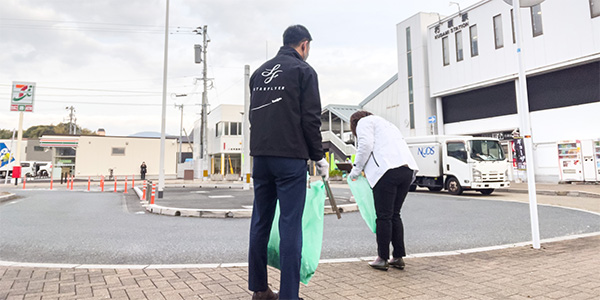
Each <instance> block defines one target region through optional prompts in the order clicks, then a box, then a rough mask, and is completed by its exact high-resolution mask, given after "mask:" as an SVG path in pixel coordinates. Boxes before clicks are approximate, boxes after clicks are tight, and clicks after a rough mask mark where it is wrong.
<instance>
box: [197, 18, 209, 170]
mask: <svg viewBox="0 0 600 300" xmlns="http://www.w3.org/2000/svg"><path fill="white" fill-rule="evenodd" d="M207 30H208V26H207V25H204V26H202V27H198V28H197V29H196V30H194V32H195V33H196V34H201V35H202V46H200V45H194V48H195V50H196V51H195V54H196V63H200V62H202V64H203V66H202V81H203V86H204V90H203V91H202V124H201V128H200V134H201V135H202V148H201V151H200V157H201V159H202V163H201V165H202V177H203V178H204V179H206V177H208V162H209V160H208V145H207V144H208V132H207V126H206V124H207V116H208V98H207V95H206V92H207V89H208V77H207V65H206V48H207V47H208V42H210V39H209V38H208V34H207ZM199 52H200V53H199ZM200 54H201V55H202V58H200V57H199V56H200Z"/></svg>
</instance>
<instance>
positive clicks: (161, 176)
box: [158, 0, 169, 199]
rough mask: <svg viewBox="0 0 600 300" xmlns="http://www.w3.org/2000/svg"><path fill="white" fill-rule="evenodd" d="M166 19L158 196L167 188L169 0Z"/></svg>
mask: <svg viewBox="0 0 600 300" xmlns="http://www.w3.org/2000/svg"><path fill="white" fill-rule="evenodd" d="M166 2H167V12H166V19H165V51H164V57H163V91H162V117H161V123H160V160H159V166H158V198H159V199H160V198H162V197H163V190H164V188H165V140H166V139H165V130H166V129H165V127H166V123H167V69H168V59H169V0H167V1H166Z"/></svg>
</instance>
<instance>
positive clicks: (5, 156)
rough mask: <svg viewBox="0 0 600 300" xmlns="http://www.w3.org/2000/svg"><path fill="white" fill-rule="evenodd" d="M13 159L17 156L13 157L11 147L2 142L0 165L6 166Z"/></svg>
mask: <svg viewBox="0 0 600 300" xmlns="http://www.w3.org/2000/svg"><path fill="white" fill-rule="evenodd" d="M9 158H10V161H9ZM13 161H15V158H14V157H11V155H10V149H8V147H6V145H5V144H4V143H0V167H4V166H5V165H7V164H9V163H11V162H13Z"/></svg>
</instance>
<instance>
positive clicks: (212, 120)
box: [194, 104, 244, 180]
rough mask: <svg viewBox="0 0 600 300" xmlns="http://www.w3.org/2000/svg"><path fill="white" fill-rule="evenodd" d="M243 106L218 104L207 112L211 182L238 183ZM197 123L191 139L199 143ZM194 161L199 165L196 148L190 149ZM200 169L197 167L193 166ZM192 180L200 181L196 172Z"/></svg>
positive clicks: (197, 145) (199, 172)
mask: <svg viewBox="0 0 600 300" xmlns="http://www.w3.org/2000/svg"><path fill="white" fill-rule="evenodd" d="M243 112H244V106H243V105H232V104H222V105H219V106H217V107H215V109H213V110H211V111H210V113H209V114H208V118H207V127H208V130H207V133H208V136H207V140H208V143H207V145H208V156H209V158H210V163H209V169H208V172H209V174H210V175H211V177H212V178H213V179H216V180H219V179H223V178H227V179H231V180H233V179H239V178H240V176H241V166H242V118H243V114H242V113H243ZM200 124H201V120H198V121H196V123H195V125H194V132H195V133H198V134H197V136H195V137H194V139H195V140H196V141H197V140H200ZM194 160H195V161H197V162H200V144H199V143H195V145H194ZM196 165H198V166H200V163H198V164H196ZM195 177H196V178H202V173H201V170H200V169H197V170H196V172H195Z"/></svg>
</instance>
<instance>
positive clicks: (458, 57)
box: [454, 31, 463, 61]
mask: <svg viewBox="0 0 600 300" xmlns="http://www.w3.org/2000/svg"><path fill="white" fill-rule="evenodd" d="M454 38H456V61H461V60H463V40H462V31H457V32H456V33H455V34H454Z"/></svg>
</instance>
